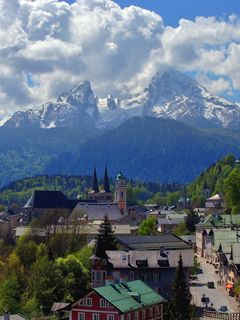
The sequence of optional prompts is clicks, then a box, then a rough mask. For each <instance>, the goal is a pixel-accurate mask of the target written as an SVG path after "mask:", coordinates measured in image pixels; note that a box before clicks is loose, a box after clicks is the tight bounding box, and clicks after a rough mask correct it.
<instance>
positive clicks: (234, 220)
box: [199, 214, 240, 228]
mask: <svg viewBox="0 0 240 320" xmlns="http://www.w3.org/2000/svg"><path fill="white" fill-rule="evenodd" d="M231 224H236V225H240V214H221V215H219V217H218V218H216V217H214V216H213V215H209V216H208V217H206V219H205V221H204V222H203V223H201V224H199V225H202V226H204V227H209V228H212V227H215V228H221V227H224V226H226V225H231Z"/></svg>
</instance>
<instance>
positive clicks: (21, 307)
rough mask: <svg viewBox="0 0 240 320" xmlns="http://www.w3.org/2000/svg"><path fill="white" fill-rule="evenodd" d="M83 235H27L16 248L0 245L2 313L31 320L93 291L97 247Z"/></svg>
mask: <svg viewBox="0 0 240 320" xmlns="http://www.w3.org/2000/svg"><path fill="white" fill-rule="evenodd" d="M84 243H85V239H82V236H80V235H79V234H67V233H66V234H63V233H61V234H59V233H58V234H52V235H51V236H49V238H47V239H45V240H44V241H42V240H41V241H40V239H38V238H37V237H33V236H32V235H31V236H29V235H26V236H23V237H21V238H20V239H19V240H18V241H17V243H16V245H15V246H11V245H7V244H4V243H1V242H0V313H3V312H4V311H6V310H8V311H9V312H10V313H21V314H23V315H26V316H28V317H29V318H31V319H40V318H41V316H43V315H44V314H49V312H50V309H51V306H52V304H53V302H59V301H64V302H73V301H75V300H77V299H78V298H79V297H80V296H82V295H83V294H85V293H86V292H87V290H88V289H89V285H90V279H89V262H90V261H89V258H90V256H91V255H92V250H93V248H92V247H90V246H87V245H84Z"/></svg>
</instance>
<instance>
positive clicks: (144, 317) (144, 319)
mask: <svg viewBox="0 0 240 320" xmlns="http://www.w3.org/2000/svg"><path fill="white" fill-rule="evenodd" d="M142 320H146V310H142Z"/></svg>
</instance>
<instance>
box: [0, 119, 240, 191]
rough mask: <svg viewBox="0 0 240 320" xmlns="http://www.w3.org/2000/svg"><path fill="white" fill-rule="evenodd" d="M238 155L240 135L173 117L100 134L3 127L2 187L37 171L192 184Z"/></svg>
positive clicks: (0, 152) (0, 137) (129, 124)
mask: <svg viewBox="0 0 240 320" xmlns="http://www.w3.org/2000/svg"><path fill="white" fill-rule="evenodd" d="M229 153H233V154H234V155H235V156H236V157H238V156H239V155H240V133H239V132H231V131H228V130H223V129H222V130H220V129H208V130H207V129H205V130H204V129H195V128H193V127H190V126H188V125H185V124H183V123H181V122H178V121H175V120H169V119H153V118H147V117H146V118H132V119H130V120H128V121H127V122H125V123H124V124H122V125H121V126H119V127H117V128H115V129H113V130H109V131H105V132H102V131H101V132H100V131H97V130H89V131H87V130H86V129H83V128H80V127H79V128H78V127H76V128H74V129H68V128H55V129H48V130H44V129H36V128H31V127H30V128H27V129H23V128H18V129H14V128H0V187H3V186H5V185H7V184H8V183H9V182H11V181H15V180H18V179H22V178H25V177H30V176H38V175H90V174H91V173H92V169H93V167H94V166H95V165H97V167H98V169H99V170H100V171H101V172H102V171H103V169H104V166H105V164H107V165H108V167H109V172H110V175H114V174H116V173H117V172H118V171H120V170H121V171H123V172H124V174H125V175H126V176H127V177H129V178H131V179H134V180H137V179H138V180H143V181H160V182H161V183H172V182H174V181H177V182H179V183H186V182H191V181H192V180H193V179H195V178H196V177H197V175H199V174H200V173H201V172H202V171H203V170H204V169H205V168H207V167H208V166H209V165H211V164H212V163H214V162H215V161H217V160H218V159H220V158H221V157H223V156H225V155H226V154H229Z"/></svg>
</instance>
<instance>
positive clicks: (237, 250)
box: [231, 242, 240, 264]
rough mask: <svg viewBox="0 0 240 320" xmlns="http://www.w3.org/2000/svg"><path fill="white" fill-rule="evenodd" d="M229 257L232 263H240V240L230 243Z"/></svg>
mask: <svg viewBox="0 0 240 320" xmlns="http://www.w3.org/2000/svg"><path fill="white" fill-rule="evenodd" d="M231 258H232V261H233V263H234V264H240V242H235V243H233V244H232V254H231Z"/></svg>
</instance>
